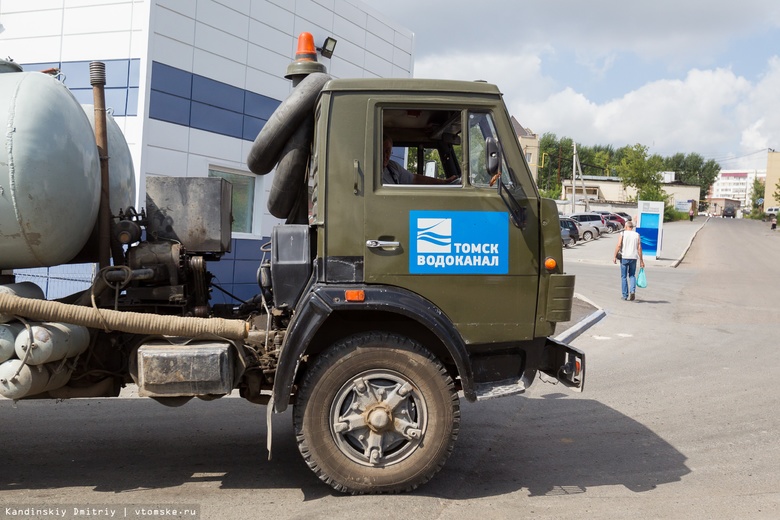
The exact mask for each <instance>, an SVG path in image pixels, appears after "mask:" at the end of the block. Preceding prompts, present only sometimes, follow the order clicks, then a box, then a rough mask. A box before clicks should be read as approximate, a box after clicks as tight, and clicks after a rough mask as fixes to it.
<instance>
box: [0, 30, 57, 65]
mask: <svg viewBox="0 0 780 520" xmlns="http://www.w3.org/2000/svg"><path fill="white" fill-rule="evenodd" d="M61 42H62V40H61V38H60V37H59V36H48V37H38V38H16V39H13V40H5V39H2V38H0V48H2V51H3V52H2V56H3V58H5V57H6V56H8V57H10V58H11V59H12V60H14V61H15V62H17V63H41V62H50V61H57V60H58V59H59V55H60V43H61Z"/></svg>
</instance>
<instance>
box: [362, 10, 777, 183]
mask: <svg viewBox="0 0 780 520" xmlns="http://www.w3.org/2000/svg"><path fill="white" fill-rule="evenodd" d="M363 1H364V2H365V3H366V4H367V5H369V6H370V7H372V8H373V9H374V10H376V11H378V12H379V13H381V14H383V15H384V16H386V17H387V18H389V19H390V20H393V21H394V22H396V23H397V24H399V25H401V26H402V27H406V28H407V29H410V30H411V31H413V32H414V57H415V61H414V77H417V78H441V79H463V80H476V79H480V80H486V81H488V82H490V83H495V84H496V85H498V87H499V89H500V90H501V91H502V92H503V93H504V99H505V101H506V104H507V106H508V108H509V112H510V114H511V115H513V116H514V117H515V118H516V119H517V120H518V122H519V123H520V124H521V125H523V126H524V127H526V128H528V129H530V130H531V131H532V132H534V133H536V134H539V135H540V136H541V135H542V134H544V133H547V132H552V133H555V134H556V135H557V136H558V137H564V136H565V137H571V138H572V139H574V140H575V141H576V142H577V143H580V144H584V145H596V144H599V145H612V146H613V147H615V148H619V147H621V146H624V145H634V144H637V143H639V144H642V145H645V146H647V147H648V149H649V153H651V154H655V153H657V154H660V155H662V156H669V155H673V154H675V153H678V152H682V153H685V154H688V153H694V152H695V153H698V154H700V155H702V156H704V158H705V159H714V160H716V161H718V163H720V165H721V168H722V169H724V170H734V169H759V170H764V169H766V157H767V154H766V152H767V149H775V150H778V151H780V2H778V1H777V0H740V1H737V2H735V1H733V0H653V1H652V2H650V1H647V0H644V1H632V0H628V1H626V0H623V1H620V0H611V1H608V0H589V1H587V2H583V1H582V0H547V1H542V2H523V1H521V0H482V1H475V0H363Z"/></svg>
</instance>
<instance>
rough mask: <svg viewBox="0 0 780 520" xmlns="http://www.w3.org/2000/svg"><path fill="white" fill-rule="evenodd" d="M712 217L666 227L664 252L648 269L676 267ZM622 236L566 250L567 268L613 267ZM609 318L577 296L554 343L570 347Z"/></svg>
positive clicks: (670, 224) (651, 261) (604, 238)
mask: <svg viewBox="0 0 780 520" xmlns="http://www.w3.org/2000/svg"><path fill="white" fill-rule="evenodd" d="M708 220H709V217H696V218H694V219H693V222H690V221H688V220H685V221H678V222H667V223H665V224H664V229H663V238H662V245H661V252H660V254H659V257H658V258H655V259H652V258H648V257H645V265H646V266H647V267H677V266H678V265H680V262H682V260H683V258H685V254H686V253H687V252H688V249H689V248H690V247H691V244H692V243H693V239H694V238H696V235H697V234H698V232H699V231H701V229H702V228H703V227H704V226H705V225H706V224H707V221H708ZM618 237H619V233H614V234H612V235H603V236H602V237H601V238H599V239H598V240H592V241H590V242H579V243H577V245H575V246H573V247H569V248H565V249H564V250H563V264H564V268H565V267H566V265H567V264H571V263H572V262H582V263H588V264H601V265H611V264H612V257H613V255H614V252H615V247H616V246H617V241H618ZM605 316H606V312H604V310H603V309H601V308H599V307H598V306H597V305H595V304H594V303H592V302H591V301H590V300H588V299H587V298H585V297H584V296H582V295H581V294H578V293H574V303H573V305H572V311H571V320H570V321H567V322H565V323H559V324H558V326H557V328H556V330H557V331H558V334H557V335H556V336H555V339H557V340H558V341H562V342H564V343H569V342H571V341H573V340H574V339H576V338H577V336H579V335H580V334H582V333H583V332H585V331H586V330H588V329H589V328H590V327H592V326H593V325H594V324H596V323H597V322H599V321H600V320H601V319H602V318H604V317H605Z"/></svg>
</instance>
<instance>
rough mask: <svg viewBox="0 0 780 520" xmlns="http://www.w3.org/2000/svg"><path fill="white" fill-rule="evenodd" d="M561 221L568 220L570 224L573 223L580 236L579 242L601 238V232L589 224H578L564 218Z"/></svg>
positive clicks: (568, 218) (571, 219)
mask: <svg viewBox="0 0 780 520" xmlns="http://www.w3.org/2000/svg"><path fill="white" fill-rule="evenodd" d="M562 220H570V221H571V222H574V223H575V225H576V226H577V231H578V232H579V235H580V240H583V241H585V242H588V241H589V240H594V239H596V238H599V237H600V236H601V231H599V228H597V227H596V226H594V225H593V224H591V223H590V222H579V221H577V220H574V219H573V218H570V217H564V218H563V219H562Z"/></svg>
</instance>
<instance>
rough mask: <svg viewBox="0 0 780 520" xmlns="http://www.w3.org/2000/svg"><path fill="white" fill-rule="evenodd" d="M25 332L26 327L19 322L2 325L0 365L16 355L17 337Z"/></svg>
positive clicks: (0, 328)
mask: <svg viewBox="0 0 780 520" xmlns="http://www.w3.org/2000/svg"><path fill="white" fill-rule="evenodd" d="M23 330H24V325H22V324H21V323H19V322H18V321H14V322H12V323H3V324H0V363H2V362H4V361H8V360H9V359H11V358H12V357H14V356H15V355H16V350H15V348H16V347H15V345H16V336H18V335H19V333H20V332H21V331H23Z"/></svg>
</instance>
